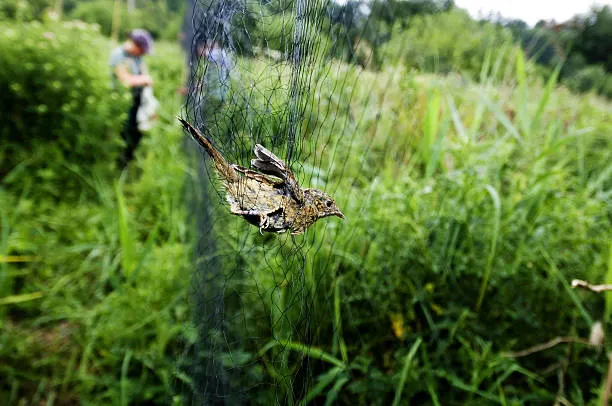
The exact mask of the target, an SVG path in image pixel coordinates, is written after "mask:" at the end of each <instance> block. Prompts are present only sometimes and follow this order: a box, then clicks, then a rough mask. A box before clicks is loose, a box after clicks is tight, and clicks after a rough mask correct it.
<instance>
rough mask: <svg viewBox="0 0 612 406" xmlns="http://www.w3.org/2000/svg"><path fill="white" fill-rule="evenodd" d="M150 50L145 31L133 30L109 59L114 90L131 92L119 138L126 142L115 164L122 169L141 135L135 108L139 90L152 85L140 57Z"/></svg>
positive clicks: (151, 40)
mask: <svg viewBox="0 0 612 406" xmlns="http://www.w3.org/2000/svg"><path fill="white" fill-rule="evenodd" d="M152 50H153V38H152V37H151V34H149V32H148V31H146V30H142V29H135V30H133V31H132V32H131V33H130V35H129V39H128V40H127V41H126V42H124V43H123V44H122V45H120V46H118V47H117V48H115V49H114V50H113V51H112V52H111V55H110V58H109V65H110V66H111V69H112V76H113V85H114V87H115V88H118V87H120V86H119V83H120V84H121V85H123V86H124V87H127V88H129V89H130V91H131V93H132V105H131V107H130V110H129V111H128V119H127V121H126V122H125V124H124V126H123V130H122V132H121V137H122V138H123V140H124V141H125V143H126V147H125V149H124V151H123V153H122V155H121V157H120V162H119V163H120V165H122V166H123V167H126V166H127V164H128V163H129V162H130V161H131V160H132V159H133V158H134V151H135V150H136V147H137V146H138V144H139V143H140V139H141V138H142V133H141V132H140V129H139V128H138V119H137V114H138V109H139V108H140V106H141V99H142V92H143V89H144V88H145V87H147V86H152V85H153V80H152V79H151V76H149V74H148V71H147V67H146V65H145V63H144V61H143V59H142V56H143V55H147V54H150V53H151V52H152Z"/></svg>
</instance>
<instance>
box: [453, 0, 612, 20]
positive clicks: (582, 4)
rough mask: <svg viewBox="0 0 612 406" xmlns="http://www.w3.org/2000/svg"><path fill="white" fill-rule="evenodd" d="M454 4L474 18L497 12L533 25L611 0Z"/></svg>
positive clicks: (463, 1) (565, 17)
mask: <svg viewBox="0 0 612 406" xmlns="http://www.w3.org/2000/svg"><path fill="white" fill-rule="evenodd" d="M455 4H456V5H457V6H458V7H460V8H464V9H466V10H468V12H469V13H470V15H472V16H473V17H476V18H478V17H486V16H487V15H488V14H490V13H499V14H501V15H502V17H504V18H519V19H521V20H523V21H525V22H526V23H527V24H529V25H531V26H533V25H535V24H536V23H537V22H538V21H539V20H553V19H554V20H555V21H557V22H563V21H567V20H569V19H570V18H572V17H573V16H574V15H576V14H584V13H587V12H588V11H589V10H590V8H591V7H592V6H593V5H595V4H598V5H604V4H609V5H612V0H598V1H594V0H590V1H589V0H455Z"/></svg>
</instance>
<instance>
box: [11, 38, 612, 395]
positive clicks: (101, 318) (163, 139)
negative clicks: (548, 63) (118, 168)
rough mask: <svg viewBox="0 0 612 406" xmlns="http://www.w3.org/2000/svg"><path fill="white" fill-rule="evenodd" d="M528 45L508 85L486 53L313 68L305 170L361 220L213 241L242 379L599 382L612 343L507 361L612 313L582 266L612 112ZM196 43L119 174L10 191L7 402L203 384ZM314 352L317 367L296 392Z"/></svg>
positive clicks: (323, 386) (590, 242)
mask: <svg viewBox="0 0 612 406" xmlns="http://www.w3.org/2000/svg"><path fill="white" fill-rule="evenodd" d="M504 52H505V53H506V54H508V52H509V51H508V50H504ZM506 57H507V55H506V56H504V58H506ZM490 58H491V60H490V61H489V62H488V64H489V66H491V69H492V70H493V71H495V70H499V69H502V68H501V67H500V66H499V63H497V61H496V60H495V59H494V56H490ZM522 58H523V57H522V55H521V54H516V55H514V61H515V66H514V69H515V75H514V77H511V78H510V80H506V81H503V82H499V81H496V79H494V77H497V75H496V74H495V75H493V74H492V75H491V76H488V74H487V70H488V69H489V68H487V69H483V74H482V75H481V80H480V83H471V82H466V81H465V80H463V79H460V78H456V77H454V76H448V77H442V76H436V75H417V74H413V73H408V72H405V71H403V70H401V68H397V69H396V68H391V67H389V68H387V69H385V70H383V71H381V72H376V73H375V72H370V71H358V70H357V69H354V68H352V67H348V66H346V65H342V64H339V63H335V62H334V63H331V64H329V65H326V66H323V67H318V69H320V71H318V72H315V73H314V75H315V77H316V78H318V79H317V80H318V81H319V86H316V91H313V92H312V93H310V94H309V95H308V97H307V98H306V97H305V98H304V100H303V102H304V103H309V105H308V106H307V107H308V109H307V111H309V112H311V115H310V117H309V118H310V121H309V124H308V128H307V132H306V130H304V131H305V134H304V142H305V144H304V145H303V149H302V152H303V153H302V154H301V155H300V156H299V158H298V159H299V162H300V163H303V167H301V168H297V167H296V170H297V171H298V173H299V177H300V180H301V181H303V182H304V183H306V184H308V185H316V186H321V187H325V188H326V189H327V190H328V191H330V192H332V193H333V195H334V196H336V197H337V200H338V203H339V206H340V207H341V209H342V210H343V212H344V213H345V215H346V216H347V221H344V222H342V221H340V220H337V219H326V220H323V221H321V222H318V223H317V224H316V225H315V226H313V228H312V231H311V232H309V233H308V234H307V235H306V236H303V237H297V238H296V239H295V242H297V243H304V244H305V245H304V247H305V248H304V250H303V251H302V252H303V254H304V258H303V260H302V258H301V256H300V255H299V253H298V254H296V253H295V251H294V246H293V245H292V243H293V240H292V239H291V237H290V236H285V235H280V236H273V237H272V238H271V239H270V238H267V237H262V236H260V235H259V234H258V232H257V230H256V229H255V228H254V227H251V226H248V225H245V224H244V223H243V222H242V221H241V220H240V219H239V218H236V217H233V216H229V215H227V213H226V211H222V212H221V213H220V217H219V218H218V219H217V220H218V221H216V222H215V223H214V228H213V231H214V234H211V238H215V239H216V241H217V242H218V246H219V254H220V255H221V257H222V258H224V260H225V262H224V267H223V272H226V273H225V275H232V277H231V279H229V278H228V280H227V284H226V285H224V288H225V289H227V292H228V293H227V295H228V300H227V303H226V306H227V308H226V311H227V314H238V315H241V316H242V317H239V318H231V320H230V321H229V322H228V325H227V326H226V328H227V330H225V331H223V333H225V334H227V335H226V336H225V338H226V341H222V342H221V344H220V345H219V347H218V350H219V353H218V356H219V357H220V359H221V360H222V361H223V365H225V367H226V368H227V369H228V370H230V369H232V368H233V369H232V370H233V371H235V370H236V368H237V369H239V370H240V371H242V372H243V373H241V374H237V375H236V380H235V381H232V382H230V388H231V389H232V390H236V391H242V390H244V388H246V387H249V388H251V387H252V388H254V389H253V390H252V392H250V394H249V396H251V399H254V400H255V399H260V400H261V399H268V400H270V399H275V398H280V399H283V400H284V401H286V403H288V404H289V403H297V404H304V403H308V402H310V401H316V402H317V404H319V403H325V404H332V403H333V402H337V403H339V404H364V405H365V404H367V405H375V404H379V405H387V404H442V405H446V404H470V405H477V404H508V405H510V404H552V403H554V399H555V397H556V395H557V392H558V390H559V387H558V375H557V372H558V371H560V372H561V373H562V374H563V378H564V393H563V396H565V397H566V398H567V399H569V400H570V401H571V402H572V404H576V405H580V404H589V403H590V402H591V403H592V402H593V401H594V399H596V398H597V393H598V392H599V390H600V388H599V386H600V383H601V381H602V376H603V374H604V372H605V369H606V365H607V360H606V357H605V355H604V354H605V352H601V353H598V352H596V351H594V350H591V349H583V348H574V347H563V346H559V348H555V349H552V350H549V351H547V352H544V353H539V354H534V355H533V356H530V357H525V358H521V359H516V360H514V359H508V358H504V357H503V356H502V353H504V352H507V351H512V350H518V349H523V348H527V347H529V346H531V345H535V344H538V343H541V342H544V341H547V340H549V339H551V338H554V337H556V336H567V335H575V336H581V337H585V336H588V332H589V328H590V325H589V323H590V322H591V321H593V320H599V319H604V321H605V322H607V323H609V319H608V315H609V312H610V306H609V299H608V298H606V299H604V298H603V297H601V296H597V295H594V294H591V293H587V292H579V291H573V290H571V289H570V288H568V286H569V285H568V284H567V283H568V281H570V280H571V279H573V278H581V279H588V280H589V281H591V282H595V283H598V282H604V281H609V278H610V269H612V268H611V265H610V264H612V259H611V258H612V254H610V241H611V240H612V225H611V211H610V207H611V206H610V199H611V196H612V195H611V193H610V186H611V185H612V178H611V174H612V172H611V171H610V164H609V162H610V158H611V157H610V155H611V152H610V151H612V146H611V145H610V136H609V135H610V132H611V131H612V124H611V123H610V120H609V117H610V116H611V114H612V107H611V105H610V104H607V103H605V102H603V101H602V100H600V99H598V98H596V97H593V96H582V97H578V96H575V95H573V94H571V93H569V92H568V91H566V90H565V89H562V88H557V87H556V86H555V77H553V78H551V80H550V81H549V82H548V83H536V82H537V81H535V80H532V78H530V77H529V76H528V74H527V73H525V66H524V64H525V61H523V59H522ZM182 61H183V59H182V56H181V55H180V52H179V51H178V49H177V48H175V47H174V46H172V45H168V44H160V46H158V47H157V53H156V55H155V56H154V57H152V58H151V61H150V67H151V70H152V74H153V77H154V80H155V82H156V84H157V85H156V95H157V97H158V98H159V99H160V101H161V102H162V106H163V110H162V111H161V117H160V123H159V125H158V126H157V128H156V129H155V130H153V131H152V132H151V134H149V135H147V136H146V137H145V139H144V140H143V143H142V144H141V146H140V148H139V150H138V153H137V157H136V161H135V163H134V165H133V166H132V167H131V168H130V170H129V171H127V172H126V173H125V174H123V177H122V178H120V176H119V175H120V174H119V173H117V174H116V176H115V177H114V178H106V177H100V178H95V177H93V178H90V177H79V176H78V175H77V174H75V175H74V176H75V177H76V178H77V179H79V181H80V182H82V185H83V188H84V190H87V191H88V192H87V194H84V195H83V196H85V197H83V198H82V199H80V200H78V201H76V202H74V201H72V202H63V201H62V200H61V199H60V200H59V201H56V200H52V199H47V198H45V195H44V194H43V193H39V191H38V190H37V187H38V185H35V184H32V183H31V181H29V180H28V177H27V176H26V175H21V176H22V177H23V180H22V182H21V185H20V187H15V186H14V184H15V182H14V180H13V181H12V185H13V186H11V187H10V188H8V187H7V188H3V189H0V207H1V208H2V210H1V216H0V220H1V232H0V238H1V240H0V272H1V274H0V283H1V285H0V292H1V294H2V295H1V297H0V326H1V329H0V377H2V379H1V381H2V382H3V384H2V386H0V398H4V399H8V404H15V403H18V402H20V401H21V402H24V403H26V404H32V403H42V402H46V403H47V404H73V403H79V401H80V402H82V403H86V404H122V405H123V404H138V403H145V402H153V403H159V404H168V403H172V402H173V401H175V402H178V401H179V397H177V395H180V393H178V394H177V393H176V392H175V387H174V385H175V384H176V383H177V382H185V383H186V384H187V385H188V384H189V383H190V382H189V378H188V377H186V376H185V375H184V374H183V373H182V372H180V371H179V369H178V368H177V365H178V363H179V362H181V361H184V359H183V358H184V355H183V354H184V353H183V350H184V348H185V346H187V345H188V344H189V343H192V342H194V341H195V340H198V338H197V335H195V333H194V326H193V325H192V322H191V321H192V320H194V317H195V319H197V317H205V316H207V315H202V314H197V309H196V308H195V307H193V306H192V302H191V301H190V294H191V289H192V288H191V287H190V282H191V278H192V276H193V275H192V272H193V268H194V267H193V256H192V252H193V239H192V237H193V235H194V230H193V224H191V223H190V222H189V220H188V216H187V204H186V202H184V201H183V200H182V196H183V195H184V191H185V188H186V187H188V186H187V185H189V184H190V183H189V182H186V179H190V178H192V177H193V174H194V172H195V168H194V167H193V166H191V165H190V164H188V160H187V158H186V157H185V156H184V154H183V151H182V137H183V135H182V133H181V132H180V131H179V129H178V126H177V125H176V122H175V118H174V117H175V116H176V114H177V113H178V112H179V108H180V105H181V102H182V100H181V98H180V96H178V95H177V94H176V92H175V89H176V88H178V87H179V80H180V77H181V75H180V72H181V64H182ZM239 65H241V66H245V67H248V68H249V69H246V68H245V70H244V72H251V73H252V76H249V75H248V74H246V73H245V75H244V76H243V77H242V78H241V85H242V86H243V87H244V88H247V89H248V88H249V85H251V83H250V81H251V80H252V81H254V83H253V84H254V85H259V86H260V87H264V89H266V88H268V86H269V85H270V83H272V82H274V81H278V82H279V83H283V82H284V81H286V80H288V77H287V75H286V74H287V71H286V70H283V69H284V68H283V67H282V66H275V67H274V69H272V70H269V69H266V68H267V67H268V66H267V65H265V63H263V62H261V61H251V60H240V61H239ZM503 68H507V67H505V66H504V67H503ZM278 70H281V71H282V72H281V75H280V77H279V76H275V75H278V74H279V72H278ZM261 72H264V74H266V75H269V76H270V81H269V82H268V81H267V82H263V81H261V77H262V76H261ZM324 73H329V75H324ZM553 76H554V75H553ZM343 83H346V84H348V86H346V87H343ZM389 83H393V84H394V85H393V86H389ZM275 87H277V86H275ZM349 87H350V88H349ZM334 89H335V90H334ZM285 90H286V88H285ZM283 91H284V90H283V89H282V88H281V89H280V90H279V91H278V92H277V93H275V94H273V98H272V100H270V106H269V107H270V109H271V113H270V115H272V116H274V115H275V113H276V112H277V111H281V110H282V109H283V106H284V104H283V103H284V101H285V100H286V97H287V94H286V93H282V92H283ZM254 93H255V92H254ZM266 96H267V95H265V94H263V95H260V96H253V97H254V99H251V102H252V103H253V105H254V106H256V107H261V104H260V103H259V102H260V99H257V98H256V97H262V98H263V99H266ZM263 99H261V100H263ZM347 106H348V110H347ZM275 109H277V110H275ZM348 114H350V116H351V117H352V118H349V117H348ZM334 118H335V119H334ZM120 124H121V123H120V122H118V123H117V125H120ZM276 124H277V123H274V122H272V121H271V120H269V119H266V118H265V116H264V118H262V119H261V122H260V123H258V124H257V129H260V130H261V139H263V140H270V143H272V139H273V137H272V135H273V134H272V132H273V131H274V130H275V129H276V128H277V127H275V125H276ZM239 135H241V136H244V135H245V134H239ZM250 143H251V141H250V140H249V139H248V137H247V139H246V141H245V148H247V147H249V145H250ZM266 144H268V143H266ZM245 151H246V149H245ZM309 151H310V153H308V152H309ZM247 155H248V154H246V153H245V154H244V157H242V158H243V160H244V161H245V162H246V159H247V158H250V157H248V156H247ZM245 162H243V163H245ZM311 168H316V169H317V172H316V173H315V172H313V171H312V170H311ZM18 169H19V168H18ZM22 173H25V172H22ZM7 176H11V174H10V173H9V174H8V175H7ZM55 186H57V185H55ZM217 203H218V202H216V200H215V201H213V202H211V205H216V204H217ZM276 241H278V243H276ZM9 257H12V258H22V259H21V260H19V261H18V262H11V261H9V260H8V258H9ZM201 260H202V261H204V262H206V261H207V260H208V259H206V258H205V259H201ZM233 292H240V301H234V300H232V298H233V297H232V296H231V295H232V294H233ZM296 301H297V302H296ZM296 303H298V304H300V305H302V306H301V307H300V306H299V305H296ZM606 303H607V304H606ZM305 306H307V307H305ZM194 309H195V310H196V314H193V312H194ZM305 315H307V316H305ZM304 317H308V318H309V321H310V326H311V327H310V328H311V330H310V331H309V332H310V335H309V337H310V341H309V342H306V341H303V340H304V331H303V330H302V328H303V326H302V325H301V324H300V321H303V319H304ZM604 317H605V318H604ZM607 326H609V324H607ZM400 332H401V334H400ZM210 334H211V335H213V334H214V332H210ZM231 338H242V340H240V341H236V344H228V343H233V341H231V340H230V339H231ZM304 359H310V360H311V361H312V370H311V374H312V378H313V380H312V382H311V385H310V387H309V388H306V390H302V391H295V393H294V390H295V387H299V386H300V385H301V382H299V377H301V375H299V374H300V373H301V372H300V370H299V368H298V367H299V366H300V365H301V362H303V361H304ZM555 365H559V367H557V368H555ZM548 367H551V368H550V370H548V371H546V369H547V368H548ZM291 374H298V375H296V376H298V378H296V381H289V380H287V376H290V375H291ZM232 376H233V375H232ZM254 382H256V383H261V385H257V386H253V383H254ZM261 403H265V402H264V401H261Z"/></svg>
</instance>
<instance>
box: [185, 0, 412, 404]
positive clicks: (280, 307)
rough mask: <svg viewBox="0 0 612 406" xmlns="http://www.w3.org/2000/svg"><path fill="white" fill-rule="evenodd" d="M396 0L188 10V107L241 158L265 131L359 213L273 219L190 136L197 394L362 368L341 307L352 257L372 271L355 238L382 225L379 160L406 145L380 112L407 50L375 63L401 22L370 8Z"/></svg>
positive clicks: (289, 393)
mask: <svg viewBox="0 0 612 406" xmlns="http://www.w3.org/2000/svg"><path fill="white" fill-rule="evenodd" d="M385 7H386V6H385V4H384V3H380V4H379V3H371V2H370V3H366V2H363V3H361V2H349V3H346V4H340V3H335V2H330V1H323V0H275V1H261V2H259V1H250V0H247V1H244V0H212V1H209V0H197V1H196V2H195V3H194V4H193V5H192V8H191V9H190V10H188V15H189V21H188V24H187V25H188V28H189V30H187V32H188V36H187V39H186V45H187V48H188V53H189V55H190V56H189V69H190V80H189V94H188V96H187V98H186V103H185V106H184V110H183V117H184V118H185V119H186V120H187V121H189V122H190V123H191V124H193V126H194V127H195V128H197V129H198V130H199V131H201V132H202V134H203V135H204V136H205V137H206V138H207V139H208V140H209V141H210V142H211V143H212V144H213V145H214V147H215V148H216V149H217V150H218V151H219V152H220V153H221V154H222V155H223V156H224V157H225V159H226V160H227V161H228V162H229V163H236V164H239V165H242V166H244V167H247V168H249V167H250V161H251V159H253V158H255V156H254V153H253V148H254V146H255V144H261V145H263V146H264V147H266V148H267V149H269V150H270V151H272V152H273V153H274V154H275V155H277V156H278V157H279V158H280V159H282V160H284V161H285V162H286V163H287V165H288V166H289V167H290V168H291V170H292V171H293V173H294V174H295V176H296V179H297V181H298V182H299V184H300V185H301V186H302V187H309V188H318V189H320V190H324V191H325V192H326V193H329V194H330V195H331V196H333V197H334V198H335V200H336V202H337V204H338V207H339V208H340V210H342V211H343V212H344V214H345V215H346V216H347V218H346V220H342V219H340V218H338V217H329V218H324V219H321V220H319V221H317V222H316V223H315V224H313V225H312V226H310V227H309V228H308V229H307V231H306V233H304V234H302V235H291V234H290V233H282V234H277V233H263V234H262V233H260V231H259V229H258V228H257V227H255V226H253V225H251V224H249V223H248V222H247V221H245V220H244V219H243V218H241V217H239V216H235V215H232V214H231V213H230V209H229V205H228V204H227V202H226V200H225V190H224V188H223V185H222V184H221V182H219V180H218V176H217V174H216V173H215V167H214V165H211V162H210V159H209V157H208V155H207V154H206V153H205V152H204V151H203V150H202V149H201V148H200V147H199V146H198V145H197V144H196V143H195V142H193V140H192V139H191V138H186V147H187V149H188V150H189V151H191V152H192V153H193V156H194V161H193V166H192V168H193V171H194V172H193V176H192V177H191V179H192V181H191V183H190V184H189V185H188V188H189V189H190V197H189V199H190V202H191V203H192V213H193V219H194V227H195V230H196V233H197V248H196V255H195V257H194V284H193V286H194V289H193V296H192V298H193V305H194V306H195V310H194V314H195V316H194V322H195V325H196V329H195V330H196V331H194V332H193V337H192V341H191V342H190V346H189V350H188V351H187V353H186V354H185V356H184V359H183V360H182V363H183V364H184V365H183V367H184V371H185V376H186V378H185V382H187V383H186V385H185V387H186V389H185V391H184V392H186V393H189V397H190V399H191V402H192V403H193V404H228V405H236V404H263V405H270V404H293V403H297V402H309V401H314V400H316V399H319V398H318V396H323V395H324V397H323V398H322V399H328V400H329V399H332V400H333V399H334V397H335V395H334V393H333V391H335V392H336V394H337V392H338V391H339V390H340V389H341V387H342V386H343V385H344V384H345V383H346V382H347V381H348V377H347V373H348V372H347V369H346V368H345V365H346V364H347V363H348V361H349V360H348V359H347V357H348V355H347V348H346V343H345V340H344V339H343V337H344V334H352V337H353V338H352V339H353V340H359V337H358V335H357V334H358V331H351V332H349V333H346V332H344V331H343V325H342V320H343V319H344V318H345V317H351V315H342V303H341V300H340V297H341V296H340V293H341V291H342V289H343V286H342V281H343V273H345V272H358V270H359V269H360V261H361V260H360V259H358V256H357V255H355V257H354V258H353V257H347V255H348V254H346V253H350V252H351V251H352V250H362V249H366V250H367V248H364V246H362V245H359V246H357V245H355V243H354V242H353V235H354V233H355V232H356V230H360V231H359V232H360V233H361V234H363V235H362V236H361V237H360V238H361V241H363V238H365V239H368V238H370V237H371V236H368V230H364V229H363V227H362V225H361V223H360V217H361V216H362V214H363V211H364V210H367V208H366V205H364V204H363V203H364V201H367V200H368V199H369V194H371V190H370V189H369V188H370V187H371V185H372V184H373V183H374V184H375V183H376V180H375V178H376V176H377V170H378V168H380V167H381V165H380V162H384V160H397V161H401V160H403V159H405V158H406V157H405V156H403V155H402V154H405V153H406V151H407V149H406V148H401V147H397V146H396V147H397V148H394V147H393V146H390V145H389V143H388V137H386V136H384V132H385V128H381V125H380V123H381V121H380V120H379V118H380V116H381V114H395V113H394V112H393V111H392V107H389V108H388V109H387V110H388V111H387V112H386V113H384V112H383V109H385V93H386V90H385V89H392V88H394V87H395V86H397V83H398V75H399V74H400V73H401V72H400V71H399V68H397V67H395V65H393V64H389V67H388V68H386V72H385V74H383V75H374V74H373V73H372V72H371V71H373V70H376V69H378V67H377V64H376V59H377V58H380V57H382V56H378V55H377V44H378V43H379V42H381V41H382V40H384V38H385V36H387V37H388V32H387V33H385V32H380V28H379V26H375V25H374V24H373V23H372V21H371V17H370V16H371V14H372V12H373V10H375V9H376V10H378V12H379V14H380V13H381V10H384V8H385ZM189 31H191V33H190V34H189ZM373 89H376V91H373ZM395 90H396V91H398V89H395ZM407 97H408V95H407ZM381 133H382V134H383V136H379V135H378V134H381ZM406 142H408V141H406ZM342 253H345V254H342ZM347 264H350V265H347ZM356 300H358V299H356ZM360 300H367V298H362V299H360ZM365 367H366V366H364V368H365ZM330 391H332V394H331V395H330V394H329V393H328V392H330Z"/></svg>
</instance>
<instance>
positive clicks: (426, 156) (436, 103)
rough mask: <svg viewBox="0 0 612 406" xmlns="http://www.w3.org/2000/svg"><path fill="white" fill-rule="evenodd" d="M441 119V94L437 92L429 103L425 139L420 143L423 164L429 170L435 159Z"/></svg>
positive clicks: (424, 132) (425, 121)
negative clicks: (434, 152)
mask: <svg viewBox="0 0 612 406" xmlns="http://www.w3.org/2000/svg"><path fill="white" fill-rule="evenodd" d="M439 117H440V94H439V92H438V91H437V90H435V91H434V94H433V96H431V97H430V98H429V99H428V101H427V111H426V112H425V118H424V120H423V127H422V130H423V138H422V139H421V143H420V153H421V159H422V162H423V163H424V164H425V165H426V167H427V168H429V167H430V165H431V160H432V159H433V148H434V144H435V142H436V138H437V136H438V126H439Z"/></svg>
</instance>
